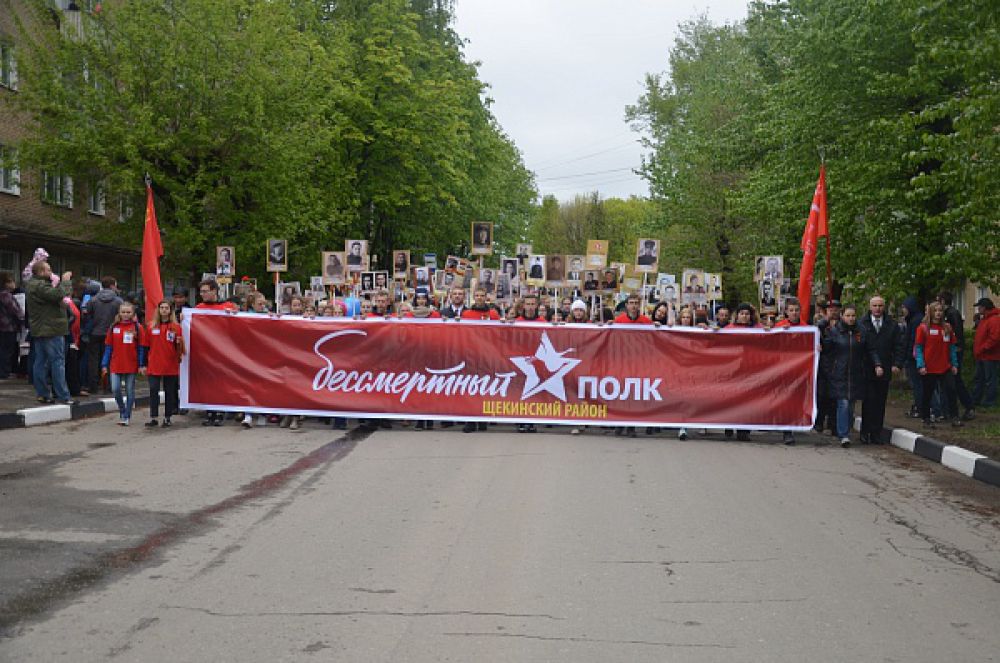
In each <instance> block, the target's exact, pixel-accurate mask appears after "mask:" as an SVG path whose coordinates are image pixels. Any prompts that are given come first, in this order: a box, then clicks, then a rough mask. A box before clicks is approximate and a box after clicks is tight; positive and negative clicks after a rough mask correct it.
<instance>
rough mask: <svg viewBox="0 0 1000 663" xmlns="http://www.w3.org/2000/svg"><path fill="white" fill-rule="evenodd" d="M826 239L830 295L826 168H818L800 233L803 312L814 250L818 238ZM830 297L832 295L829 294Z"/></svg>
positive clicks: (810, 295)
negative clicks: (813, 189) (816, 180)
mask: <svg viewBox="0 0 1000 663" xmlns="http://www.w3.org/2000/svg"><path fill="white" fill-rule="evenodd" d="M820 237H826V270H827V280H828V281H829V282H830V287H831V293H832V287H833V281H832V279H831V278H830V230H829V227H828V225H827V219H826V166H824V165H820V167H819V181H818V182H817V183H816V193H814V194H813V200H812V206H811V207H810V208H809V221H807V222H806V229H805V232H804V233H802V269H801V270H800V271H799V302H801V304H802V310H803V312H805V311H807V310H808V309H809V302H810V301H811V298H812V287H813V270H814V269H815V268H816V249H817V247H818V244H819V238H820ZM831 297H832V294H831Z"/></svg>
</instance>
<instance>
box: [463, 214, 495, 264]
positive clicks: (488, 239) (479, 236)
mask: <svg viewBox="0 0 1000 663" xmlns="http://www.w3.org/2000/svg"><path fill="white" fill-rule="evenodd" d="M469 253H471V254H472V255H474V256H489V255H493V224H492V223H491V222H488V221H473V222H472V250H471V251H469Z"/></svg>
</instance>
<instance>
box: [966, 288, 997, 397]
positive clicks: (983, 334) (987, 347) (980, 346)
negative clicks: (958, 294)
mask: <svg viewBox="0 0 1000 663" xmlns="http://www.w3.org/2000/svg"><path fill="white" fill-rule="evenodd" d="M976 308H977V309H978V311H979V323H978V324H977V325H976V336H975V340H974V341H973V346H972V352H973V355H974V356H975V359H976V377H975V379H974V380H973V383H972V403H973V405H974V406H976V407H979V406H983V407H993V406H994V405H996V404H997V369H998V367H1000V309H997V308H995V307H994V306H993V300H992V299H990V298H989V297H983V298H982V299H980V300H979V301H978V302H976Z"/></svg>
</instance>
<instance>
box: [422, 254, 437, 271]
mask: <svg viewBox="0 0 1000 663" xmlns="http://www.w3.org/2000/svg"><path fill="white" fill-rule="evenodd" d="M437 266H438V254H436V253H425V254H424V267H433V268H434V269H437Z"/></svg>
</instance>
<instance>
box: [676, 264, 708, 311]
mask: <svg viewBox="0 0 1000 663" xmlns="http://www.w3.org/2000/svg"><path fill="white" fill-rule="evenodd" d="M681 288H682V291H681V295H682V297H681V301H682V302H683V303H684V304H704V303H705V301H706V300H707V297H706V295H705V272H704V271H703V270H700V269H685V270H684V272H683V275H682V276H681Z"/></svg>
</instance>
